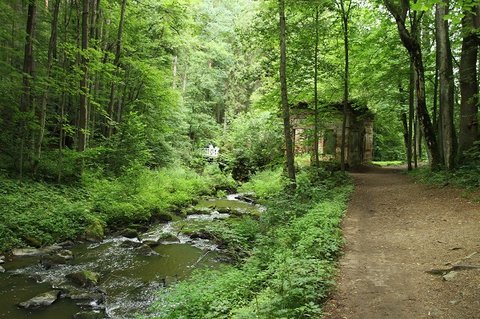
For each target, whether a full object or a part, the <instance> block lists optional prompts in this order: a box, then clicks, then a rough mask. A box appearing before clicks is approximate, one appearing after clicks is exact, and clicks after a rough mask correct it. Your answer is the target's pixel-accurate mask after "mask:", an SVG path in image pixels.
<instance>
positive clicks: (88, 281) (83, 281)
mask: <svg viewBox="0 0 480 319" xmlns="http://www.w3.org/2000/svg"><path fill="white" fill-rule="evenodd" d="M66 277H67V279H69V280H71V281H72V282H73V283H74V284H76V285H78V286H80V287H94V286H96V285H97V284H98V281H99V280H100V274H98V273H96V272H93V271H89V270H83V271H79V272H74V273H71V274H68V275H66Z"/></svg>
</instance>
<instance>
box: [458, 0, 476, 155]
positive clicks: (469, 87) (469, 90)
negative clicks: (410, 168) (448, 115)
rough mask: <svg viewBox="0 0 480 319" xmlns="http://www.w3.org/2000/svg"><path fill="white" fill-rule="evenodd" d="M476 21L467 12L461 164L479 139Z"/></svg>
mask: <svg viewBox="0 0 480 319" xmlns="http://www.w3.org/2000/svg"><path fill="white" fill-rule="evenodd" d="M477 10H478V8H477V9H476V11H477ZM475 20H476V18H475V16H474V14H473V13H472V12H466V13H465V16H464V18H463V19H462V28H463V30H462V31H463V39H462V53H461V58H460V94H461V101H460V137H459V148H458V155H459V160H460V162H462V161H463V152H464V151H466V150H468V149H469V148H471V147H472V146H473V143H474V142H475V141H476V140H477V138H478V93H479V92H478V80H477V54H478V36H477V35H476V32H475V31H476V29H477V27H478V25H477V23H476V21H475Z"/></svg>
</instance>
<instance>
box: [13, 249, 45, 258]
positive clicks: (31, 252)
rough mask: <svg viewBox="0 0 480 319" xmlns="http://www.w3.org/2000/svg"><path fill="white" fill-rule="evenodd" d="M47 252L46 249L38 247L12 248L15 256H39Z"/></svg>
mask: <svg viewBox="0 0 480 319" xmlns="http://www.w3.org/2000/svg"><path fill="white" fill-rule="evenodd" d="M46 254H47V253H46V252H45V251H43V250H41V249H38V248H15V249H13V250H12V255H13V256H15V257H38V256H43V255H46Z"/></svg>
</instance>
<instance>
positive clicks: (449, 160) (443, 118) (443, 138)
mask: <svg viewBox="0 0 480 319" xmlns="http://www.w3.org/2000/svg"><path fill="white" fill-rule="evenodd" d="M447 14H448V0H446V1H443V2H442V3H437V4H436V8H435V29H436V40H437V41H436V42H437V61H438V74H439V83H440V127H439V130H438V132H439V135H440V138H439V141H440V142H439V146H440V147H441V154H442V157H443V164H444V165H445V167H446V168H448V169H453V168H454V165H455V153H456V136H455V127H454V124H453V106H454V82H453V80H454V79H453V65H452V51H451V49H450V39H449V26H448V21H447V20H446V19H445V17H446V15H447Z"/></svg>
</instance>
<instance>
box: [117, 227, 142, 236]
mask: <svg viewBox="0 0 480 319" xmlns="http://www.w3.org/2000/svg"><path fill="white" fill-rule="evenodd" d="M118 236H123V237H127V238H137V237H138V231H136V230H135V229H132V228H125V229H123V230H121V231H120V232H119V233H118Z"/></svg>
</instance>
